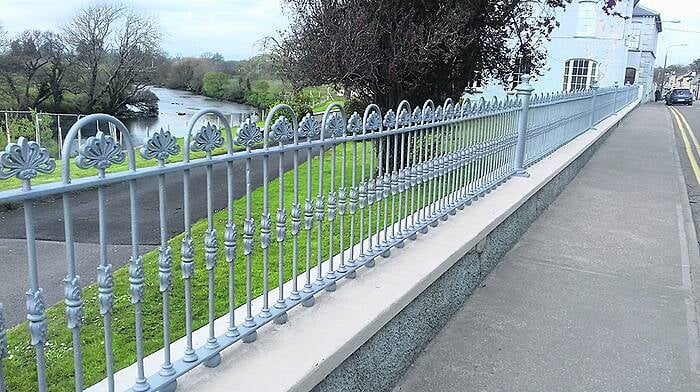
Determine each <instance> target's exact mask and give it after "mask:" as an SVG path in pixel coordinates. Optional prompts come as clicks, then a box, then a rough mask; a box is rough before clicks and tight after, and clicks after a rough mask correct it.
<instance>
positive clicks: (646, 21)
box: [625, 4, 662, 100]
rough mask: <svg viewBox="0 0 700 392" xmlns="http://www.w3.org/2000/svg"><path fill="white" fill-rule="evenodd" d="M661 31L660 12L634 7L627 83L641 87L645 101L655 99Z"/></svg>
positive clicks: (628, 45)
mask: <svg viewBox="0 0 700 392" xmlns="http://www.w3.org/2000/svg"><path fill="white" fill-rule="evenodd" d="M661 30H662V28H661V15H660V14H659V13H658V12H656V11H653V10H650V9H649V8H646V7H644V6H642V5H639V4H637V5H636V6H635V7H634V11H633V14H632V21H631V26H630V33H629V36H628V39H627V47H628V50H629V52H628V56H627V69H626V70H625V83H626V84H634V83H637V84H639V85H641V86H642V94H643V95H642V96H643V97H644V99H645V100H653V99H654V91H655V90H656V85H655V84H654V64H655V63H656V53H657V52H656V50H657V42H658V38H659V33H660V32H661Z"/></svg>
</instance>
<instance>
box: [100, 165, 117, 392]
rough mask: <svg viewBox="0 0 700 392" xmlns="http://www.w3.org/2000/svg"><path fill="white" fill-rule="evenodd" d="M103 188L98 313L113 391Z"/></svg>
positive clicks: (109, 270)
mask: <svg viewBox="0 0 700 392" xmlns="http://www.w3.org/2000/svg"><path fill="white" fill-rule="evenodd" d="M104 175H105V172H104V169H102V168H100V169H99V176H100V177H101V178H104ZM105 208H106V207H105V194H104V187H102V186H100V187H98V188H97V220H98V231H99V241H100V266H99V267H98V278H97V281H98V286H99V297H100V313H101V314H102V318H103V323H104V338H105V358H106V362H105V368H106V372H107V388H108V390H109V391H110V392H112V391H114V361H113V357H112V355H113V354H112V317H111V313H112V306H113V301H114V294H113V287H112V285H113V280H112V265H111V264H110V263H109V262H108V261H107V223H106V217H105V213H104V211H105Z"/></svg>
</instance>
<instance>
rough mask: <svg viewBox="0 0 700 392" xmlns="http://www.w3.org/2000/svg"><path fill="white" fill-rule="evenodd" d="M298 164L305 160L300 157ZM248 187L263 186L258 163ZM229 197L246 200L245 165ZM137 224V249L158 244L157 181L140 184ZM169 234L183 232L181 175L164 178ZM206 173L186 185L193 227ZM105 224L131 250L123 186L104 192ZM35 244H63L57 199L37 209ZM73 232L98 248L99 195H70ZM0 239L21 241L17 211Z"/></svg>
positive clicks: (218, 183)
mask: <svg viewBox="0 0 700 392" xmlns="http://www.w3.org/2000/svg"><path fill="white" fill-rule="evenodd" d="M299 158H300V160H301V161H304V160H305V159H306V154H299ZM293 164H294V162H293V154H285V161H284V167H285V170H289V169H291V168H293ZM252 166H253V169H252V170H251V182H252V186H253V188H257V187H259V186H261V185H262V179H263V173H262V170H261V167H262V158H260V157H258V158H257V159H253V161H252ZM233 170H234V173H235V174H234V176H233V192H234V195H233V196H234V198H235V199H237V198H239V197H241V196H243V195H245V175H244V173H245V161H236V162H235V163H234V168H233ZM268 174H269V178H270V180H273V179H275V178H277V157H276V156H275V157H272V158H270V164H269V169H268ZM213 178H214V184H213V188H212V189H213V205H214V209H215V210H217V211H218V210H221V209H224V208H226V202H227V188H226V165H217V166H214V175H213ZM136 183H137V189H138V204H139V211H138V219H139V222H138V223H139V227H140V231H141V242H140V243H141V244H144V245H156V244H159V243H160V228H159V227H160V226H159V218H158V181H157V180H156V179H155V177H150V178H147V179H143V180H139V181H137V182H136ZM166 188H167V193H166V195H167V202H166V204H167V208H168V213H167V217H168V230H169V236H173V235H176V234H179V233H182V232H183V231H184V220H183V219H184V218H183V209H182V203H183V200H182V199H183V189H182V188H183V186H182V174H172V175H167V176H166ZM205 190H206V175H205V168H198V169H194V170H192V172H191V180H190V208H191V216H192V221H193V222H196V221H197V220H199V219H201V218H205V217H206V214H207V201H206V191H205ZM106 194H107V199H106V205H107V210H106V218H107V222H108V226H107V227H108V228H107V230H108V233H109V243H110V244H111V245H127V244H131V231H130V230H131V229H130V228H131V220H130V216H129V190H128V186H127V184H125V183H123V184H115V185H111V186H109V187H108V188H107V192H106ZM36 207H37V208H36V213H35V215H36V220H37V222H36V225H35V227H36V238H37V239H38V240H46V241H63V239H64V235H65V234H64V230H63V204H62V203H61V200H60V198H58V199H48V200H42V201H39V202H37V203H36ZM73 226H74V236H75V241H76V242H78V243H98V235H99V232H98V228H97V190H95V189H91V190H86V191H83V192H79V193H76V194H74V195H73ZM0 238H4V239H21V238H25V228H24V212H23V211H22V209H21V208H18V209H14V210H9V211H3V212H2V213H0Z"/></svg>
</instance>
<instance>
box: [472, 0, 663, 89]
mask: <svg viewBox="0 0 700 392" xmlns="http://www.w3.org/2000/svg"><path fill="white" fill-rule="evenodd" d="M638 3H639V0H621V1H619V2H618V4H617V6H616V8H615V10H614V11H615V12H616V13H618V14H619V15H610V14H607V13H606V12H605V11H604V10H603V7H602V0H573V1H572V3H571V4H569V5H568V6H567V7H566V9H564V10H562V9H556V10H551V9H549V8H548V7H546V6H544V5H542V4H541V2H540V1H533V4H534V5H533V6H534V7H538V8H539V12H544V13H554V14H555V17H556V19H557V21H558V22H559V27H557V28H556V29H555V30H554V31H553V32H552V34H551V36H550V38H551V40H550V41H549V42H546V43H545V44H544V46H545V50H546V53H547V59H546V64H545V65H544V67H543V68H542V69H541V70H539V73H540V74H539V75H533V81H532V84H533V86H534V87H535V91H536V92H554V91H562V90H564V91H572V90H580V89H587V88H590V86H591V83H593V81H595V80H597V81H598V84H599V85H600V86H612V85H614V84H615V83H617V84H618V85H620V86H621V85H623V84H625V81H626V74H627V75H628V76H629V75H630V74H631V71H630V70H628V69H630V68H633V69H634V70H635V75H634V80H633V81H632V83H640V84H642V83H644V85H645V88H647V90H645V94H648V93H649V91H651V92H652V96H653V86H652V84H653V64H654V61H655V51H656V38H657V34H658V32H659V31H661V20H660V17H659V15H658V14H657V13H654V12H653V11H650V10H648V9H646V8H643V7H640V6H638ZM635 10H637V11H638V12H636V13H635ZM637 13H638V14H639V15H637V16H635V15H636V14H637ZM647 14H651V15H647ZM631 37H638V38H636V41H639V43H638V44H637V45H636V49H634V50H631V49H630V48H629V46H630V45H631V44H632V43H633V42H635V40H634V39H632V38H631ZM630 57H632V58H630ZM515 77H516V80H517V78H518V75H516V76H515ZM627 80H631V79H629V78H628V79H627ZM515 84H516V83H513V82H511V83H507V84H506V85H503V84H501V83H500V82H491V83H488V84H487V85H486V86H484V87H483V89H481V91H482V92H481V93H477V94H470V95H467V96H466V97H468V98H470V99H478V98H480V97H482V96H483V97H484V98H485V99H490V98H491V97H493V96H499V97H503V96H505V95H506V94H508V93H512V88H513V87H514V85H515Z"/></svg>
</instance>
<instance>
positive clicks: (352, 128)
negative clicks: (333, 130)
mask: <svg viewBox="0 0 700 392" xmlns="http://www.w3.org/2000/svg"><path fill="white" fill-rule="evenodd" d="M347 130H348V134H353V135H354V134H358V133H360V131H362V118H360V115H359V114H357V112H355V113H353V114H352V116H350V119H349V120H348V126H347Z"/></svg>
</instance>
